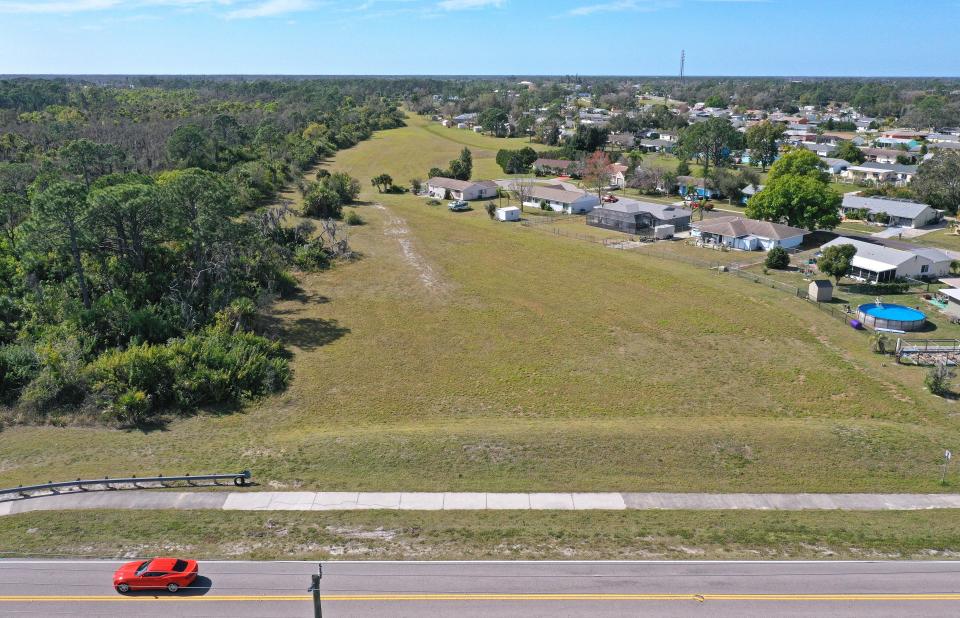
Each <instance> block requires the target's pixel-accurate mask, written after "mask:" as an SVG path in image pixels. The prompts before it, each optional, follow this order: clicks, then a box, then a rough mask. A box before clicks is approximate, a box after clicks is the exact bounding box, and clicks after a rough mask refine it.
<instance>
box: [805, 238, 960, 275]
mask: <svg viewBox="0 0 960 618" xmlns="http://www.w3.org/2000/svg"><path fill="white" fill-rule="evenodd" d="M839 245H853V246H854V247H855V248H856V249H857V252H856V253H855V254H854V256H853V259H852V260H851V261H850V272H849V273H847V276H848V277H850V278H852V279H857V280H858V281H866V282H868V283H888V282H890V281H896V280H897V279H902V278H904V277H910V278H912V279H934V278H937V277H941V276H943V275H946V274H948V273H949V272H950V264H951V262H952V261H953V260H952V259H951V257H950V256H949V255H947V254H946V253H945V252H943V251H941V250H940V249H933V248H930V247H910V246H908V245H906V244H903V245H900V247H902V248H894V247H889V246H887V245H883V244H880V243H875V242H870V241H869V240H867V239H864V238H849V237H846V236H838V237H837V238H834V239H833V240H831V241H830V242H828V243H826V244H825V245H823V246H822V247H821V249H826V248H827V247H835V246H839Z"/></svg>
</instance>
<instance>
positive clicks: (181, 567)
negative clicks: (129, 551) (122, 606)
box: [113, 558, 197, 594]
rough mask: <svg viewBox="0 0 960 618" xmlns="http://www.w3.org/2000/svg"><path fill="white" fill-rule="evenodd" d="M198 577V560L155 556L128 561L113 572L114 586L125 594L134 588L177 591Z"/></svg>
mask: <svg viewBox="0 0 960 618" xmlns="http://www.w3.org/2000/svg"><path fill="white" fill-rule="evenodd" d="M196 579H197V561H196V560H184V559H181V558H154V559H153V560H137V561H135V562H128V563H126V564H125V565H123V566H122V567H120V568H119V569H117V571H116V572H115V573H114V574H113V587H114V588H115V589H116V591H117V592H119V593H121V594H123V593H127V592H130V591H132V590H167V591H168V592H176V591H178V590H180V589H181V588H185V587H187V586H189V585H190V584H192V583H193V582H194V580H196Z"/></svg>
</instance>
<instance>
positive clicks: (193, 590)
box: [123, 575, 213, 599]
mask: <svg viewBox="0 0 960 618" xmlns="http://www.w3.org/2000/svg"><path fill="white" fill-rule="evenodd" d="M212 587H213V582H212V581H211V580H210V578H209V577H204V576H203V575H197V579H195V580H193V583H192V584H190V585H189V586H187V587H186V588H181V589H180V590H177V591H176V592H167V590H166V589H162V590H131V591H130V592H128V593H126V594H125V595H123V596H126V597H167V598H174V599H175V598H178V597H201V596H203V595H205V594H207V593H208V592H210V588H212Z"/></svg>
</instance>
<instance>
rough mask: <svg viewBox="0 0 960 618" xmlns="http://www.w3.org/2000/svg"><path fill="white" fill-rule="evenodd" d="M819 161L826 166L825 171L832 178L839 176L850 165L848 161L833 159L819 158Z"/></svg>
mask: <svg viewBox="0 0 960 618" xmlns="http://www.w3.org/2000/svg"><path fill="white" fill-rule="evenodd" d="M820 160H821V161H823V164H824V165H825V166H827V171H828V172H829V173H830V174H832V175H834V176H839V175H840V174H842V173H843V172H844V170H846V169H847V168H848V167H850V165H851V163H850V162H849V161H845V160H843V159H835V158H833V157H820Z"/></svg>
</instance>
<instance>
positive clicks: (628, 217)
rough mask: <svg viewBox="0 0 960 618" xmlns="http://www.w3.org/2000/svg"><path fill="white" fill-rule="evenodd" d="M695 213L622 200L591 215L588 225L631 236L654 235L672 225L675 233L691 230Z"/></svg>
mask: <svg viewBox="0 0 960 618" xmlns="http://www.w3.org/2000/svg"><path fill="white" fill-rule="evenodd" d="M692 215H693V212H692V211H691V210H688V209H686V208H682V207H679V206H674V205H672V204H656V203H653V202H642V201H639V200H631V199H625V198H620V201H618V202H616V203H613V204H603V205H601V206H599V207H597V208H594V209H593V210H592V211H590V213H589V214H588V215H587V225H592V226H594V227H602V228H605V229H608V230H617V231H620V232H626V233H627V234H641V233H646V232H649V233H653V228H655V227H656V226H658V225H672V226H673V227H674V231H677V232H682V231H684V230H687V229H689V228H690V217H691V216H692Z"/></svg>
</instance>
